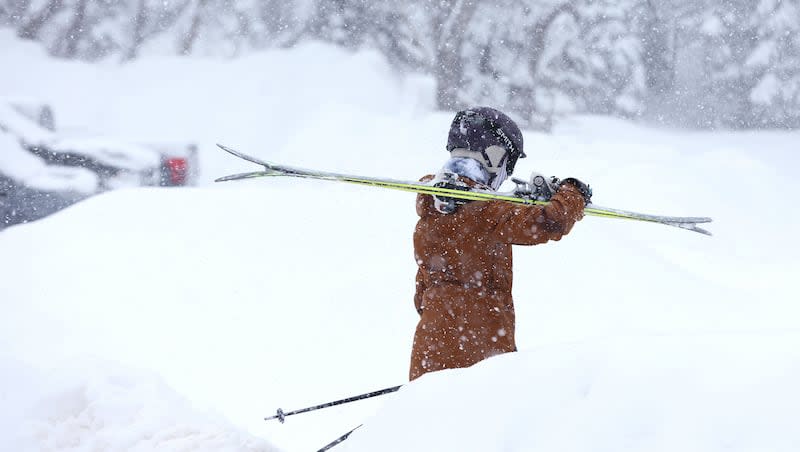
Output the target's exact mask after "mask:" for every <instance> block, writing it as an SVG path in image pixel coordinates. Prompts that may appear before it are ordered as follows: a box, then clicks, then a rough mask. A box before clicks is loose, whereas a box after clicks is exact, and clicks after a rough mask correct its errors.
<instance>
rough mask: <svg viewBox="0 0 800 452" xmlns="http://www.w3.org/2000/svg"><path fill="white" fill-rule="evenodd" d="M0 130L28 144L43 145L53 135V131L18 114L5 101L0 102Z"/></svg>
mask: <svg viewBox="0 0 800 452" xmlns="http://www.w3.org/2000/svg"><path fill="white" fill-rule="evenodd" d="M0 131H4V132H7V133H10V134H12V135H14V136H16V137H18V139H19V140H22V141H24V142H25V143H26V144H29V145H44V144H46V143H47V142H49V141H51V140H53V139H54V137H55V135H54V134H53V132H51V131H49V130H47V129H45V128H44V127H41V126H40V125H39V124H37V123H35V122H34V121H32V120H31V119H30V118H28V117H26V116H24V115H22V114H20V112H19V111H18V110H16V109H15V108H14V107H13V106H12V105H11V104H10V103H7V102H0Z"/></svg>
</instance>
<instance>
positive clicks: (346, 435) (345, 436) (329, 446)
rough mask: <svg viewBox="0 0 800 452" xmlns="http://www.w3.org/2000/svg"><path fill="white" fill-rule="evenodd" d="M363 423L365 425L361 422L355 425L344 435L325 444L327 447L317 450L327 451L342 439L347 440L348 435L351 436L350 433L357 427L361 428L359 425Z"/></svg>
mask: <svg viewBox="0 0 800 452" xmlns="http://www.w3.org/2000/svg"><path fill="white" fill-rule="evenodd" d="M362 425H364V424H359V425H357V426H356V427H355V428H354V429H353V430H350V431H349V432H347V433H345V434H344V435H342V436H340V437H338V438H336V439H335V440H333V441H331V442H330V443H328V444H327V445H325V447H323V448H322V449H320V450H318V451H317V452H325V451H326V450H328V449H330V448H332V447H333V446H335V445H337V444H339V443H341V442H342V441H344V440H346V439H347V437H348V436H350V434H351V433H353V432H354V431H356V429H357V428H359V427H361V426H362Z"/></svg>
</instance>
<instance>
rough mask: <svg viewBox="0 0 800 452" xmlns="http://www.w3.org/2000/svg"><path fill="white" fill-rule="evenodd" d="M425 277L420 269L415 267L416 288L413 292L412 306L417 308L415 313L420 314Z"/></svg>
mask: <svg viewBox="0 0 800 452" xmlns="http://www.w3.org/2000/svg"><path fill="white" fill-rule="evenodd" d="M425 287H426V284H425V279H424V277H423V274H422V269H421V268H419V269H417V279H416V288H415V289H416V290H415V292H414V307H416V308H417V314H419V315H422V294H423V293H425Z"/></svg>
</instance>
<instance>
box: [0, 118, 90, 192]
mask: <svg viewBox="0 0 800 452" xmlns="http://www.w3.org/2000/svg"><path fill="white" fill-rule="evenodd" d="M0 175H2V176H5V177H7V178H9V179H11V180H13V181H15V182H17V183H19V184H22V185H25V186H28V187H30V188H35V189H39V190H52V191H76V192H80V193H93V192H95V191H97V187H98V183H99V181H98V177H97V175H96V174H95V173H94V172H92V171H90V170H87V169H85V168H79V167H68V166H56V165H48V164H47V163H46V162H45V161H44V160H42V159H41V158H39V157H37V156H35V155H33V154H31V153H30V152H28V151H27V150H25V149H24V148H23V147H22V145H21V144H20V142H19V139H18V138H17V137H16V136H14V135H12V134H11V133H8V132H4V131H2V130H0Z"/></svg>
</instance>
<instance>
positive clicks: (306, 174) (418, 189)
mask: <svg viewBox="0 0 800 452" xmlns="http://www.w3.org/2000/svg"><path fill="white" fill-rule="evenodd" d="M217 146H219V148H220V149H222V150H224V151H226V152H228V153H230V154H232V155H234V156H236V157H239V158H241V159H244V160H247V161H249V162H252V163H255V164H257V165H261V166H263V167H264V169H263V170H260V171H252V172H247V173H240V174H232V175H230V176H224V177H220V178H219V179H217V180H216V182H224V181H233V180H241V179H252V178H259V177H276V176H284V177H298V178H305V179H317V180H328V181H335V182H347V183H350V184H356V185H366V186H371V187H382V188H389V189H392V190H401V191H409V192H414V193H423V194H427V195H437V196H443V197H448V198H456V199H463V200H468V201H492V200H497V201H505V202H511V203H515V204H528V205H530V204H538V205H545V204H547V203H548V201H540V200H537V199H534V198H532V197H530V196H526V194H525V193H522V192H519V191H514V192H509V193H498V192H492V191H486V190H478V189H473V190H470V191H465V190H459V189H457V188H449V187H440V186H434V185H428V184H425V183H422V182H411V181H401V180H394V179H383V178H377V177H366V176H354V175H350V174H341V173H331V172H325V171H315V170H308V169H302V168H295V167H291V166H286V165H279V164H274V163H270V162H265V161H263V160H260V159H258V158H256V157H253V156H250V155H247V154H244V153H242V152H239V151H237V150H235V149H232V148H229V147H227V146H223V145H221V144H217ZM584 213H585V214H586V215H593V216H598V217H605V218H617V219H624V220H635V221H643V222H647V223H658V224H664V225H667V226H674V227H677V228H681V229H686V230H688V231H694V232H699V233H700V234H705V235H711V233H710V232H708V231H707V230H705V229H702V228H700V227H699V226H698V224H702V223H710V222H711V218H707V217H671V216H664V215H649V214H643V213H637V212H630V211H626V210H620V209H612V208H609V207H601V206H598V205H595V204H588V205H587V206H586V209H585V210H584Z"/></svg>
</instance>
